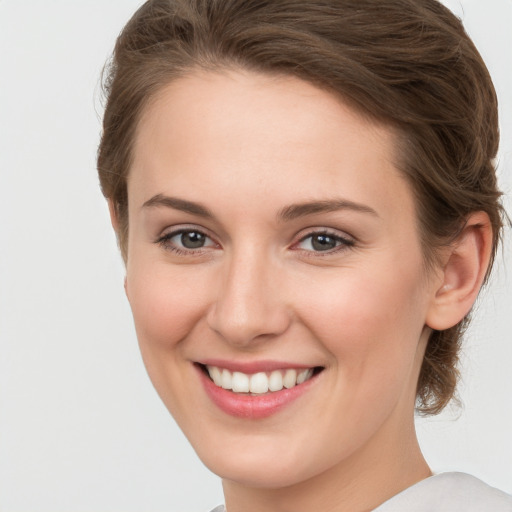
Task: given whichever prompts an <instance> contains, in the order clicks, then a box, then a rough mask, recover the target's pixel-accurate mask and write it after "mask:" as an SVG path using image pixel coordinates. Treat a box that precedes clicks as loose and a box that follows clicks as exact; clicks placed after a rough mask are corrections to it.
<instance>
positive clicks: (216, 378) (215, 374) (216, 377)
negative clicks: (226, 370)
mask: <svg viewBox="0 0 512 512" xmlns="http://www.w3.org/2000/svg"><path fill="white" fill-rule="evenodd" d="M208 371H209V373H210V377H211V378H212V380H213V382H215V384H216V385H217V386H219V388H221V387H222V373H221V371H220V369H219V368H217V367H216V366H210V367H209V368H208Z"/></svg>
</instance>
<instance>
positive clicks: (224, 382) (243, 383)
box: [206, 366, 313, 395]
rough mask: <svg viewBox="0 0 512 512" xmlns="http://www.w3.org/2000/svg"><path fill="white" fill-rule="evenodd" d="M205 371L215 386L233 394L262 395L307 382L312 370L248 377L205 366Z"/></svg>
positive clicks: (224, 369)
mask: <svg viewBox="0 0 512 512" xmlns="http://www.w3.org/2000/svg"><path fill="white" fill-rule="evenodd" d="M206 369H207V370H208V373H209V375H210V378H211V379H212V380H213V382H214V383H215V385H216V386H218V387H220V388H224V389H229V390H232V391H233V392H235V393H253V394H257V395H262V394H264V393H268V392H269V391H270V392H274V391H281V390H282V389H283V387H284V388H287V389H291V388H293V387H295V386H297V385H299V384H302V383H304V382H306V381H307V380H309V379H310V378H311V377H312V376H313V368H308V369H305V370H295V369H287V370H274V371H273V372H269V373H265V372H258V373H254V374H252V375H248V374H246V373H242V372H233V373H231V372H230V371H229V370H226V368H219V367H217V366H207V367H206Z"/></svg>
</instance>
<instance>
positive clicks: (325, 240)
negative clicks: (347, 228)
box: [311, 234, 339, 251]
mask: <svg viewBox="0 0 512 512" xmlns="http://www.w3.org/2000/svg"><path fill="white" fill-rule="evenodd" d="M338 245H339V240H337V239H336V238H335V237H333V236H330V235H322V234H319V235H313V236H311V247H312V248H313V250H315V251H329V250H330V249H334V248H335V247H337V246H338Z"/></svg>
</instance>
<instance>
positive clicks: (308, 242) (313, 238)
mask: <svg viewBox="0 0 512 512" xmlns="http://www.w3.org/2000/svg"><path fill="white" fill-rule="evenodd" d="M353 245H354V241H353V240H351V239H349V238H344V237H342V236H340V235H335V234H333V233H328V232H317V233H310V234H309V235H307V236H305V237H304V238H302V239H301V241H300V242H299V243H298V244H297V245H296V248H297V249H302V250H304V251H311V252H335V251H337V250H340V249H341V250H342V249H345V248H348V247H352V246H353Z"/></svg>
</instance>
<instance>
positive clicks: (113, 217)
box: [108, 198, 119, 233]
mask: <svg viewBox="0 0 512 512" xmlns="http://www.w3.org/2000/svg"><path fill="white" fill-rule="evenodd" d="M108 211H109V212H110V222H111V223H112V227H113V228H114V231H115V232H116V233H117V232H118V230H119V219H118V217H117V211H116V206H115V204H114V201H113V200H112V198H109V199H108Z"/></svg>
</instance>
